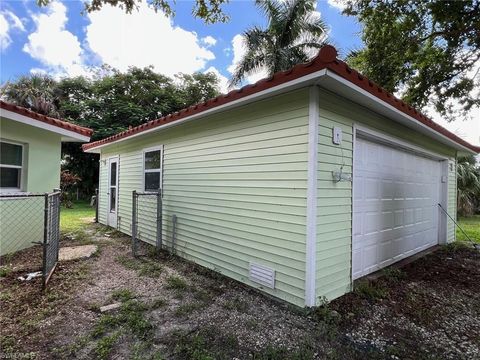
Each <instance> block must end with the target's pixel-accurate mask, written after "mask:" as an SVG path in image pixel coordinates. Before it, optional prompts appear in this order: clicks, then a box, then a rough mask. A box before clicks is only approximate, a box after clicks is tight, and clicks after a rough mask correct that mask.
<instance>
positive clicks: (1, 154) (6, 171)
mask: <svg viewBox="0 0 480 360" xmlns="http://www.w3.org/2000/svg"><path fill="white" fill-rule="evenodd" d="M23 151H24V148H23V145H21V144H17V143H13V142H9V141H5V140H1V141H0V189H2V190H13V191H15V190H16V191H20V190H21V188H22V176H23Z"/></svg>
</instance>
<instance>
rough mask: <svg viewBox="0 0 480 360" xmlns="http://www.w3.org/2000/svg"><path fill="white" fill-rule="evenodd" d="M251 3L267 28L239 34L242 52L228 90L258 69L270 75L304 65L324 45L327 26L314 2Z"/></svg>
mask: <svg viewBox="0 0 480 360" xmlns="http://www.w3.org/2000/svg"><path fill="white" fill-rule="evenodd" d="M255 4H256V6H257V7H258V8H259V9H260V11H261V12H262V13H263V14H264V15H265V17H266V18H267V21H268V25H267V27H266V28H265V29H262V28H260V27H258V26H254V27H252V28H250V29H248V30H247V31H245V33H244V34H243V37H244V47H245V50H246V52H245V55H244V57H243V59H242V60H241V61H240V62H239V63H238V64H237V66H236V68H235V71H234V73H233V75H232V79H231V80H230V83H229V85H230V87H232V86H234V85H237V84H239V83H240V82H241V81H242V80H243V79H244V78H245V76H247V75H250V74H252V73H255V72H258V71H259V70H262V69H265V70H266V71H267V72H268V74H269V75H272V74H273V73H275V72H277V71H283V70H287V69H290V68H291V67H292V66H294V65H296V64H299V63H302V62H306V61H308V60H309V59H310V58H311V57H312V56H313V55H314V54H315V53H316V52H317V51H318V49H319V48H321V47H322V46H323V45H324V44H325V43H326V38H327V36H326V34H327V32H326V29H327V27H326V25H325V23H324V22H323V21H322V20H321V19H320V15H319V14H318V13H317V12H316V11H315V1H314V0H283V1H282V0H256V2H255Z"/></svg>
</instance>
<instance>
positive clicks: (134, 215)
mask: <svg viewBox="0 0 480 360" xmlns="http://www.w3.org/2000/svg"><path fill="white" fill-rule="evenodd" d="M136 198H137V191H136V190H133V191H132V253H133V256H136V244H135V243H136V238H137V211H136V210H137V209H136Z"/></svg>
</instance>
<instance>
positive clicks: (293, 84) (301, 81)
mask: <svg viewBox="0 0 480 360" xmlns="http://www.w3.org/2000/svg"><path fill="white" fill-rule="evenodd" d="M325 74H326V69H323V70H319V71H316V72H314V73H312V74H309V75H305V76H302V77H300V78H298V79H294V80H292V81H288V82H286V83H283V84H280V85H277V86H275V87H272V88H270V89H266V90H263V91H259V92H257V93H254V94H251V95H248V96H245V97H244V98H241V99H238V100H234V101H231V102H229V103H226V104H223V105H220V106H216V107H214V108H211V109H208V110H205V111H202V112H200V113H197V114H194V115H191V116H187V117H185V118H183V119H181V120H176V121H172V122H170V123H167V124H164V125H160V126H157V127H154V128H152V129H149V130H145V131H142V132H139V133H136V134H133V135H131V136H127V137H124V138H121V139H118V140H115V141H112V142H108V143H105V144H101V145H98V146H95V147H93V148H91V149H88V150H86V151H85V152H91V153H99V151H98V150H99V149H101V148H103V147H105V146H110V145H113V144H117V143H119V142H122V141H126V140H131V139H133V138H136V137H138V136H143V135H146V134H149V133H152V132H156V131H162V130H164V129H167V128H170V127H173V126H177V125H181V124H183V123H186V122H188V121H192V120H196V119H199V118H202V117H206V116H208V115H212V114H215V113H218V112H222V111H226V110H230V109H233V108H236V107H238V106H243V105H246V104H249V103H252V102H254V101H259V100H262V99H265V98H268V97H270V96H275V95H279V94H282V93H285V92H288V91H292V90H296V89H300V88H302V87H305V86H308V85H309V84H313V83H315V82H316V80H318V78H319V77H321V76H323V75H325Z"/></svg>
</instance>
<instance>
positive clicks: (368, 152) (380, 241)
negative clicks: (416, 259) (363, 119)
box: [352, 138, 441, 279]
mask: <svg viewBox="0 0 480 360" xmlns="http://www.w3.org/2000/svg"><path fill="white" fill-rule="evenodd" d="M440 170H441V167H440V162H438V161H435V160H431V159H428V158H425V157H422V156H419V155H416V154H413V153H411V152H407V151H404V150H401V149H395V148H393V147H390V146H388V145H383V144H379V143H376V142H372V141H368V140H365V139H362V138H358V139H357V140H356V143H355V162H354V173H355V175H354V180H353V181H354V185H353V186H354V205H353V206H354V208H353V209H354V221H353V244H352V275H353V278H354V279H356V278H359V277H361V276H364V275H367V274H369V273H371V272H373V271H376V270H378V269H381V268H383V267H385V266H388V265H390V264H392V263H394V262H396V261H398V260H400V259H403V258H406V257H408V256H410V255H413V254H415V253H417V252H419V251H422V250H425V249H426V248H428V247H430V246H433V245H435V244H437V243H438V208H437V204H438V202H439V201H438V200H439V196H440V182H441V172H440Z"/></svg>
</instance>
